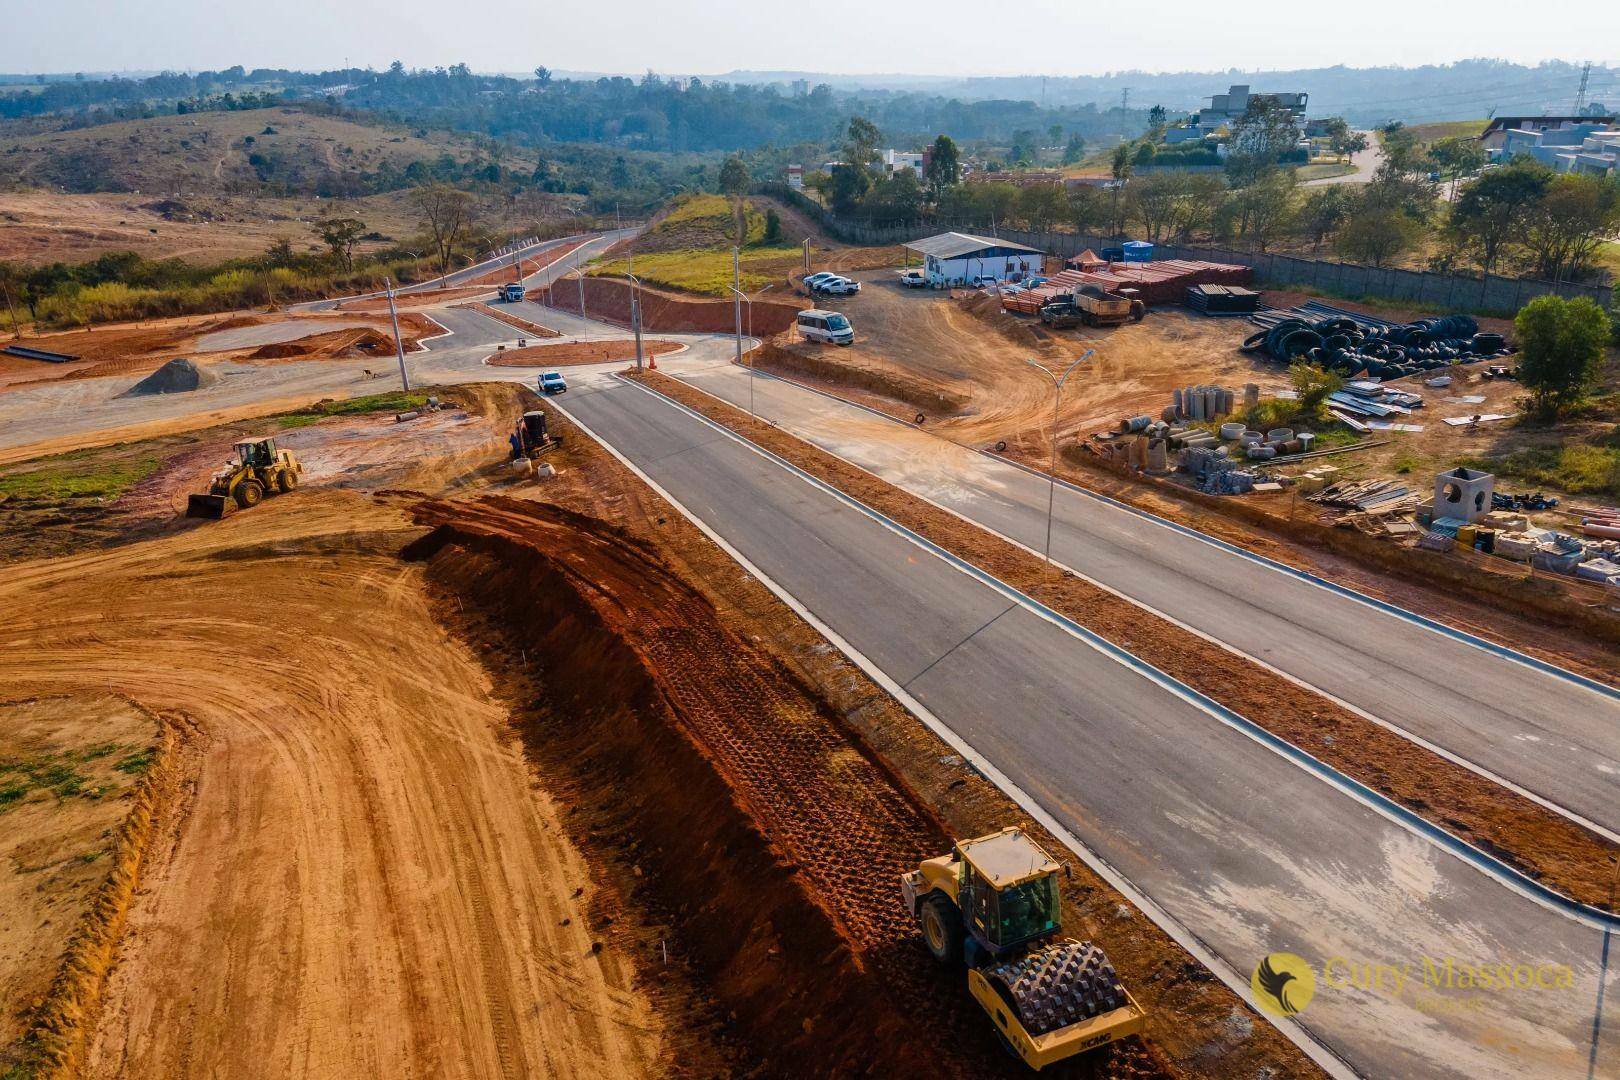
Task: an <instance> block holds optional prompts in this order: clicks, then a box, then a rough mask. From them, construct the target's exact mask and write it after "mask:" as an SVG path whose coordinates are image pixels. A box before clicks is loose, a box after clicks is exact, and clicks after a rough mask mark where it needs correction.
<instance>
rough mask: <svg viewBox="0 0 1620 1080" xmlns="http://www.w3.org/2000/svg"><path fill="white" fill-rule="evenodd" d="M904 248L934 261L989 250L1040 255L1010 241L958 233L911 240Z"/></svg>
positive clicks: (1038, 250)
mask: <svg viewBox="0 0 1620 1080" xmlns="http://www.w3.org/2000/svg"><path fill="white" fill-rule="evenodd" d="M905 246H906V247H908V248H910V249H911V250H912V251H920V252H922V253H923V254H924V255H932V256H934V258H936V259H956V258H960V257H961V256H963V255H971V254H973V253H974V252H975V251H986V250H989V249H991V248H999V249H1001V250H1003V251H1027V252H1030V253H1031V254H1034V255H1039V254H1041V249H1040V248H1032V247H1028V246H1026V245H1024V244H1015V243H1013V242H1012V241H1011V240H997V239H996V238H995V237H993V236H974V235H973V234H972V233H960V232H948V233H940V234H939V235H938V236H930V237H928V238H927V239H925V240H913V241H912V242H911V243H909V244H907V245H905Z"/></svg>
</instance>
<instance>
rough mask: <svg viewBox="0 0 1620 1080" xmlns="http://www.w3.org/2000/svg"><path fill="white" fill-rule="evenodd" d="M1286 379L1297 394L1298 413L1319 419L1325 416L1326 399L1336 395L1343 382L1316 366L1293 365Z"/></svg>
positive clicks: (1331, 373) (1336, 376)
mask: <svg viewBox="0 0 1620 1080" xmlns="http://www.w3.org/2000/svg"><path fill="white" fill-rule="evenodd" d="M1288 378H1289V380H1290V381H1291V382H1292V383H1293V384H1294V389H1295V390H1296V391H1297V392H1298V393H1299V411H1300V414H1301V415H1302V416H1312V417H1316V418H1318V419H1321V418H1323V417H1325V416H1326V415H1327V409H1326V407H1325V406H1326V405H1327V399H1328V397H1329V396H1330V395H1332V394H1336V393H1338V391H1339V389H1340V388H1341V387H1343V386H1344V380H1343V379H1342V378H1340V377H1339V376H1338V375H1336V374H1334V373H1333V372H1331V371H1328V370H1326V369H1325V368H1322V367H1319V366H1318V365H1316V364H1295V365H1294V366H1293V367H1291V368H1289V369H1288Z"/></svg>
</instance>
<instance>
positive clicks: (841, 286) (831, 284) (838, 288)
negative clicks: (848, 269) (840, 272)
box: [816, 277, 861, 296]
mask: <svg viewBox="0 0 1620 1080" xmlns="http://www.w3.org/2000/svg"><path fill="white" fill-rule="evenodd" d="M860 291H861V283H860V282H858V281H855V280H853V279H851V278H847V277H833V278H830V279H828V280H827V281H823V282H822V283H821V284H820V285H817V286H816V292H819V293H826V294H827V295H829V296H850V295H853V294H854V293H858V292H860Z"/></svg>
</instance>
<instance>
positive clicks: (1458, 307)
mask: <svg viewBox="0 0 1620 1080" xmlns="http://www.w3.org/2000/svg"><path fill="white" fill-rule="evenodd" d="M763 190H764V191H765V193H766V194H769V195H775V196H777V197H778V198H783V199H786V200H787V201H789V202H791V203H792V204H793V205H794V206H796V207H797V208H798V209H800V210H801V211H803V212H804V213H805V214H807V215H808V216H810V217H812V218H814V219H815V220H816V221H817V222H819V223H820V225H821V226H822V228H824V229H826V230H827V231H828V232H829V233H831V234H833V235H834V236H836V237H838V238H839V239H840V240H843V241H845V242H846V243H851V244H867V245H882V244H903V243H906V242H908V241H911V240H918V239H921V238H922V237H925V236H933V235H934V234H935V233H938V232H941V231H944V230H946V229H951V228H962V229H971V230H973V231H981V230H983V228H984V226H983V225H953V224H951V223H949V222H940V221H935V222H930V223H926V224H925V223H922V222H914V223H911V224H906V225H881V226H877V225H869V224H865V223H863V222H855V221H845V220H843V219H841V218H839V217H838V216H836V215H835V214H832V213H830V212H828V211H827V210H826V209H825V208H824V207H823V206H822V205H821V204H820V203H818V202H816V201H815V200H814V199H811V198H809V197H808V196H806V195H804V194H803V193H802V192H798V191H793V190H792V189H790V188H788V187H787V186H786V185H780V184H767V185H765V186H764V188H763ZM995 235H996V236H997V237H998V238H1000V239H1004V240H1012V241H1014V242H1015V243H1019V244H1027V245H1028V246H1030V247H1034V248H1040V249H1041V250H1042V251H1045V252H1047V253H1048V254H1051V255H1056V256H1058V257H1060V258H1064V259H1067V258H1069V257H1071V256H1074V255H1078V254H1079V253H1080V252H1082V251H1084V250H1086V249H1087V248H1091V249H1092V250H1093V251H1095V250H1098V249H1100V248H1103V247H1112V246H1115V245H1117V244H1118V243H1119V238H1118V237H1106V236H1101V235H1099V234H1096V233H1074V232H1057V231H1052V232H1029V231H1026V230H1022V229H996V230H995ZM1156 252H1157V257H1159V258H1165V259H1197V260H1202V261H1204V262H1222V263H1236V264H1239V265H1242V266H1250V267H1253V268H1254V280H1255V283H1256V284H1258V285H1262V286H1265V287H1267V288H1272V289H1285V288H1287V287H1288V286H1290V285H1298V286H1304V287H1307V288H1311V289H1318V290H1321V291H1324V292H1328V293H1333V294H1336V295H1340V296H1345V297H1348V298H1352V299H1353V298H1356V297H1362V296H1369V297H1377V298H1379V299H1382V300H1394V301H1398V302H1400V303H1404V304H1407V305H1410V306H1411V307H1414V308H1423V309H1430V308H1433V309H1441V310H1446V311H1478V312H1485V313H1491V314H1500V315H1506V316H1511V315H1512V314H1513V313H1514V312H1516V311H1518V310H1519V309H1520V308H1521V307H1523V306H1524V305H1525V304H1526V303H1528V302H1529V301H1531V300H1533V299H1535V298H1536V297H1538V296H1546V295H1547V294H1549V293H1552V294H1556V295H1558V296H1564V297H1575V296H1585V297H1588V298H1590V299H1592V300H1595V301H1597V303H1598V304H1600V305H1601V306H1603V307H1605V308H1607V307H1610V306H1611V304H1612V302H1613V298H1614V296H1613V292H1612V290H1611V287H1610V286H1608V285H1587V284H1578V283H1574V282H1567V281H1556V282H1555V281H1538V280H1534V279H1531V278H1507V277H1490V278H1483V279H1482V278H1477V277H1471V276H1468V275H1466V274H1439V273H1431V272H1430V271H1427V270H1400V269H1396V268H1394V267H1387V266H1385V267H1380V266H1363V265H1361V264H1359V263H1345V262H1337V261H1334V260H1331V259H1310V258H1302V257H1300V256H1297V255H1277V254H1269V253H1268V254H1262V253H1259V252H1253V251H1241V250H1237V249H1233V248H1223V247H1214V246H1210V247H1203V246H1181V245H1177V244H1159V245H1157V248H1156Z"/></svg>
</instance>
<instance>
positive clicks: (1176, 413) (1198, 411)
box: [1162, 383, 1260, 420]
mask: <svg viewBox="0 0 1620 1080" xmlns="http://www.w3.org/2000/svg"><path fill="white" fill-rule="evenodd" d="M1251 391H1252V395H1251ZM1251 396H1252V397H1253V398H1254V400H1253V401H1251V400H1249V398H1250V397H1251ZM1259 400H1260V389H1259V387H1257V386H1255V385H1254V384H1253V383H1250V384H1249V385H1248V386H1247V387H1246V388H1245V389H1244V397H1243V403H1244V404H1245V405H1253V404H1254V403H1255V402H1256V401H1259ZM1236 404H1237V395H1236V394H1235V393H1233V392H1232V391H1231V390H1228V389H1226V388H1225V387H1222V386H1184V387H1180V388H1178V389H1176V390H1172V391H1171V392H1170V407H1169V408H1168V409H1166V410H1165V411H1164V413H1163V415H1162V419H1165V420H1216V419H1219V418H1220V417H1222V416H1226V415H1228V414H1230V413H1231V412H1232V409H1233V407H1234V406H1235V405H1236Z"/></svg>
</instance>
